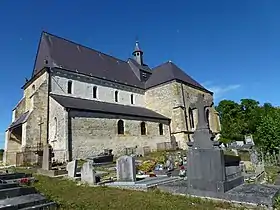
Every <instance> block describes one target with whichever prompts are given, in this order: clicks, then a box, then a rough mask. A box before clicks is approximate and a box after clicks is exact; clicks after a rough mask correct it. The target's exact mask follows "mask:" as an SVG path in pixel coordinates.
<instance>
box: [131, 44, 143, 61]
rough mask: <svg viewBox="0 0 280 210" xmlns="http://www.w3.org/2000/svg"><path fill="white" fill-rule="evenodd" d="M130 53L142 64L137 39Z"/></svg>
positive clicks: (141, 53)
mask: <svg viewBox="0 0 280 210" xmlns="http://www.w3.org/2000/svg"><path fill="white" fill-rule="evenodd" d="M132 55H133V56H134V60H136V61H137V63H139V65H141V66H142V65H143V51H142V50H141V49H140V47H139V42H138V41H136V43H135V48H134V51H133V53H132Z"/></svg>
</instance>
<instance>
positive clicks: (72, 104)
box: [51, 94, 169, 120]
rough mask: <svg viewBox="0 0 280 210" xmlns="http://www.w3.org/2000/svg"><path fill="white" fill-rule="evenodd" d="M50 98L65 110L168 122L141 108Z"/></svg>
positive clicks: (58, 96)
mask: <svg viewBox="0 0 280 210" xmlns="http://www.w3.org/2000/svg"><path fill="white" fill-rule="evenodd" d="M51 96H52V98H54V99H55V100H56V101H57V102H58V103H59V104H61V105H62V106H63V107H65V108H70V109H78V110H87V111H94V112H102V113H112V114H121V115H131V116H139V117H148V118H153V119H164V120H169V118H167V117H165V116H163V115H161V114H158V113H156V112H154V111H152V110H149V109H146V108H143V107H137V106H128V105H121V104H114V103H107V102H100V101H96V100H87V99H81V98H74V97H69V96H61V95H54V94H52V95H51Z"/></svg>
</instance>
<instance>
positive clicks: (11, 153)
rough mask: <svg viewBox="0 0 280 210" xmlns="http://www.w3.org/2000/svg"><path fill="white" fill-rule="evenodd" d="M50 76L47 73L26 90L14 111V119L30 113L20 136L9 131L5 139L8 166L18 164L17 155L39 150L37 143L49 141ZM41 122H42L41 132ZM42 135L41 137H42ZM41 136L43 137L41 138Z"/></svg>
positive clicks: (22, 126) (14, 131)
mask: <svg viewBox="0 0 280 210" xmlns="http://www.w3.org/2000/svg"><path fill="white" fill-rule="evenodd" d="M47 90H48V74H47V72H45V73H44V74H42V75H41V76H40V77H38V78H37V79H36V80H35V81H34V82H33V83H31V84H30V85H29V86H28V87H26V88H25V89H24V94H23V98H22V99H21V100H20V102H19V103H18V104H17V106H16V108H15V109H14V111H13V112H14V113H13V114H14V118H15V119H17V118H18V117H20V115H22V114H23V113H25V112H27V111H29V112H30V113H29V117H28V119H27V121H26V122H25V123H23V124H22V125H21V127H20V128H17V130H18V129H20V130H21V131H20V132H21V134H20V136H15V133H16V132H17V131H16V130H13V131H12V132H11V131H9V130H8V131H7V132H6V133H7V134H6V138H5V157H4V161H6V162H5V163H6V164H15V163H16V153H19V152H22V151H24V150H25V149H26V148H27V147H29V149H30V147H31V149H32V150H34V149H37V142H39V141H40V138H41V141H42V142H43V143H45V142H46V140H47V123H46V122H47V107H48V106H47V102H48V100H47V99H48V97H47V93H48V91H47ZM39 122H42V123H43V124H42V126H41V132H40V127H39V125H38V124H39ZM40 133H41V135H40ZM40 136H41V137H40Z"/></svg>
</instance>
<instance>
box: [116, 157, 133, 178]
mask: <svg viewBox="0 0 280 210" xmlns="http://www.w3.org/2000/svg"><path fill="white" fill-rule="evenodd" d="M117 180H118V181H119V182H135V181H136V166H135V157H131V156H122V157H120V158H118V159H117Z"/></svg>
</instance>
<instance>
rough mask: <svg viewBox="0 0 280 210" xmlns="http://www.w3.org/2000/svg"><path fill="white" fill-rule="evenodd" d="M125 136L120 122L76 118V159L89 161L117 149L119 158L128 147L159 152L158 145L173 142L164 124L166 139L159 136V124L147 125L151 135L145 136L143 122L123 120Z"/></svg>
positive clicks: (148, 133) (116, 153) (74, 130)
mask: <svg viewBox="0 0 280 210" xmlns="http://www.w3.org/2000/svg"><path fill="white" fill-rule="evenodd" d="M123 121H124V125H125V129H124V132H125V133H124V134H123V135H119V134H118V133H117V122H118V119H106V118H88V117H86V118H85V117H74V118H72V122H71V130H72V131H71V132H72V137H71V141H72V151H73V158H87V157H89V156H91V155H96V154H98V153H100V152H103V149H113V153H114V154H115V155H121V154H123V153H124V151H125V148H128V147H136V146H137V147H138V148H141V147H144V146H150V147H151V149H152V150H156V148H157V143H162V142H170V134H169V126H168V125H166V124H164V125H163V129H164V135H159V123H157V122H147V121H146V122H145V123H146V128H147V135H141V131H140V123H141V121H135V120H123Z"/></svg>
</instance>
